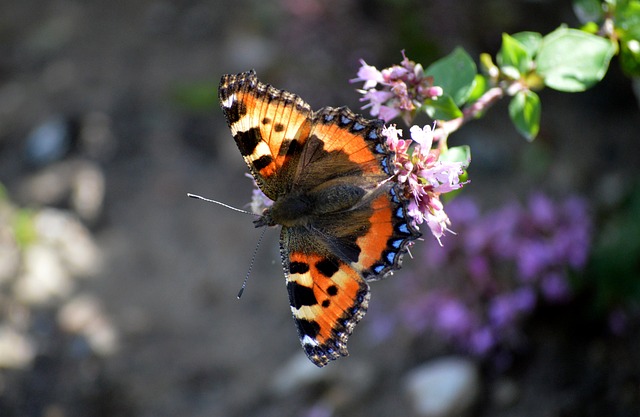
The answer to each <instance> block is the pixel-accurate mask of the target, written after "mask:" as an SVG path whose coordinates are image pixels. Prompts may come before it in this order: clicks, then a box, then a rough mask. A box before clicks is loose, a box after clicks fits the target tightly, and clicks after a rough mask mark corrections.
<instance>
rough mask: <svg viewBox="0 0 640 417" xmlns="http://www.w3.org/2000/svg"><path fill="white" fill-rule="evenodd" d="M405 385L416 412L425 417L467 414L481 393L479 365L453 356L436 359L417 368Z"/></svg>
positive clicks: (408, 376) (410, 374)
mask: <svg viewBox="0 0 640 417" xmlns="http://www.w3.org/2000/svg"><path fill="white" fill-rule="evenodd" d="M404 384H405V389H406V391H407V393H408V394H409V397H410V398H411V400H412V402H413V407H414V410H415V411H416V414H418V415H420V416H424V417H449V416H451V417H453V416H456V417H458V416H460V415H464V414H465V413H466V412H468V411H469V409H470V407H471V406H472V405H473V403H474V402H475V400H476V398H477V396H478V393H479V392H480V376H479V373H478V368H477V365H476V364H475V363H474V362H473V361H471V360H469V359H466V358H462V357H453V356H452V357H445V358H440V359H434V360H432V361H430V362H427V363H425V364H424V365H421V366H419V367H418V368H415V369H413V370H412V371H410V372H409V373H408V374H407V376H406V378H405V381H404Z"/></svg>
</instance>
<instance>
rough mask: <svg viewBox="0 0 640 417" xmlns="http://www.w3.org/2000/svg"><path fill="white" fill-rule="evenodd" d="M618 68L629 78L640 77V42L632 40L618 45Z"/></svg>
mask: <svg viewBox="0 0 640 417" xmlns="http://www.w3.org/2000/svg"><path fill="white" fill-rule="evenodd" d="M620 66H621V67H622V70H623V71H624V72H625V73H626V74H627V75H628V76H630V77H640V42H638V41H636V40H632V41H629V42H624V43H622V44H621V45H620Z"/></svg>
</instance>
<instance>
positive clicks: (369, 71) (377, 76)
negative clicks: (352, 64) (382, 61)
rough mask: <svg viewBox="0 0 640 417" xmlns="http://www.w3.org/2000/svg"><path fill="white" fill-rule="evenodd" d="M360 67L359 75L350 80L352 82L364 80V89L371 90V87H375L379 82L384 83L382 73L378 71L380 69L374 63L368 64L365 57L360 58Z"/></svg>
mask: <svg viewBox="0 0 640 417" xmlns="http://www.w3.org/2000/svg"><path fill="white" fill-rule="evenodd" d="M360 65H361V67H360V69H359V70H358V77H357V78H353V79H351V80H349V81H350V82H352V83H356V82H360V81H364V85H363V86H362V88H363V89H364V90H369V89H371V88H375V87H376V85H378V83H383V82H384V79H383V77H382V73H381V72H380V71H378V69H377V68H376V67H374V66H372V65H368V64H367V63H366V62H364V59H361V60H360Z"/></svg>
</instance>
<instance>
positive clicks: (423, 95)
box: [350, 51, 443, 124]
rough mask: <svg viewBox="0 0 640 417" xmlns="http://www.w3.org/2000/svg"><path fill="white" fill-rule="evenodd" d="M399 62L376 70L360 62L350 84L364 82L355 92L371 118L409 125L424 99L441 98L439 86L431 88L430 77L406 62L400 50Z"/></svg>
mask: <svg viewBox="0 0 640 417" xmlns="http://www.w3.org/2000/svg"><path fill="white" fill-rule="evenodd" d="M402 57H403V59H402V62H401V63H400V65H394V66H392V67H389V68H385V69H383V70H382V71H378V69H377V68H376V67H373V66H371V65H368V64H367V63H366V62H365V61H364V60H362V59H361V60H360V65H361V66H360V69H359V70H358V75H357V77H356V78H354V79H352V80H350V82H364V84H363V86H362V89H361V90H358V91H359V92H360V93H361V94H363V97H362V98H361V101H368V102H369V103H368V104H366V105H365V106H363V107H362V108H363V109H364V108H371V115H372V116H376V117H379V118H381V119H382V120H384V121H385V122H389V121H390V120H392V119H394V118H396V117H397V116H402V118H403V120H404V121H405V122H406V123H407V124H410V123H411V120H412V119H413V117H414V116H415V112H416V110H417V109H419V108H420V107H421V106H422V104H423V103H424V102H425V100H427V99H432V100H433V99H437V98H438V97H440V96H442V94H443V90H442V88H441V87H438V86H434V85H433V77H429V76H426V75H425V73H424V69H423V68H422V65H420V64H416V63H415V62H413V61H411V60H409V59H408V58H407V57H406V55H405V54H404V51H403V52H402Z"/></svg>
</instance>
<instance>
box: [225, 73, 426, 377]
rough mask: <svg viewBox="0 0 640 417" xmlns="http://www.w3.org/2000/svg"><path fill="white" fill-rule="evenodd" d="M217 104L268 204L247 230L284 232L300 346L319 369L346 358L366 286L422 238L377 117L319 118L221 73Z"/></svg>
mask: <svg viewBox="0 0 640 417" xmlns="http://www.w3.org/2000/svg"><path fill="white" fill-rule="evenodd" d="M218 94H219V98H220V103H221V106H222V110H223V111H224V115H225V117H226V120H227V124H228V125H229V128H230V129H231V133H232V135H233V138H234V139H235V141H236V144H237V145H238V149H240V153H241V154H242V157H243V158H244V160H245V162H246V163H247V165H248V166H249V170H250V171H251V173H252V174H253V177H254V178H255V180H256V183H257V184H258V186H259V187H260V189H261V190H262V191H263V192H264V194H265V195H266V196H267V197H269V198H270V199H271V200H273V205H272V206H271V207H270V208H268V209H266V210H265V211H264V213H263V214H262V216H261V217H260V218H258V219H257V220H256V221H255V222H254V223H255V225H256V227H260V226H276V225H280V226H282V230H281V232H280V253H281V256H282V265H283V268H284V274H285V278H286V284H287V291H288V293H289V301H290V304H291V311H292V313H293V319H294V321H295V324H296V327H297V328H298V334H299V336H300V342H301V343H302V347H303V348H304V351H305V353H306V354H307V356H308V357H309V359H310V360H311V361H312V362H313V363H314V364H316V365H317V366H319V367H322V366H324V365H326V364H327V363H328V362H329V361H330V360H334V359H337V358H339V357H340V356H346V355H348V353H347V339H348V337H349V335H350V334H351V332H352V331H353V328H354V326H355V325H356V324H357V323H358V322H359V321H360V320H361V319H362V317H363V316H364V315H365V313H366V311H367V305H368V303H369V285H368V284H367V281H372V280H377V279H380V278H382V277H384V276H385V275H388V274H389V273H391V271H393V270H394V269H398V268H400V263H401V258H402V255H403V254H404V253H405V252H406V251H407V246H408V245H409V243H410V242H411V241H413V240H415V239H417V238H418V237H419V236H420V233H419V232H418V231H417V229H416V228H415V227H413V226H412V225H411V222H410V220H409V219H408V217H407V207H406V204H405V203H404V202H403V201H402V200H401V199H400V196H399V193H400V190H399V189H397V188H396V187H395V186H394V182H393V181H390V178H391V177H392V175H393V172H392V164H393V160H392V158H393V154H392V153H391V152H390V151H389V149H388V148H387V145H386V143H385V139H384V137H383V136H382V134H381V131H382V128H383V123H382V121H380V120H367V119H365V118H363V117H361V116H358V115H356V114H354V113H352V112H351V110H349V109H348V108H346V107H341V108H331V107H324V108H322V109H320V110H318V111H316V112H314V111H312V110H311V108H310V106H309V105H308V104H307V103H305V102H304V101H303V100H302V99H301V98H300V97H298V96H297V95H295V94H292V93H289V92H287V91H282V90H278V89H276V88H274V87H273V86H271V85H268V84H263V83H261V82H260V81H258V78H257V77H256V73H255V72H254V71H248V72H244V73H241V74H237V75H224V76H223V77H222V80H221V81H220V88H219V93H218Z"/></svg>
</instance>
